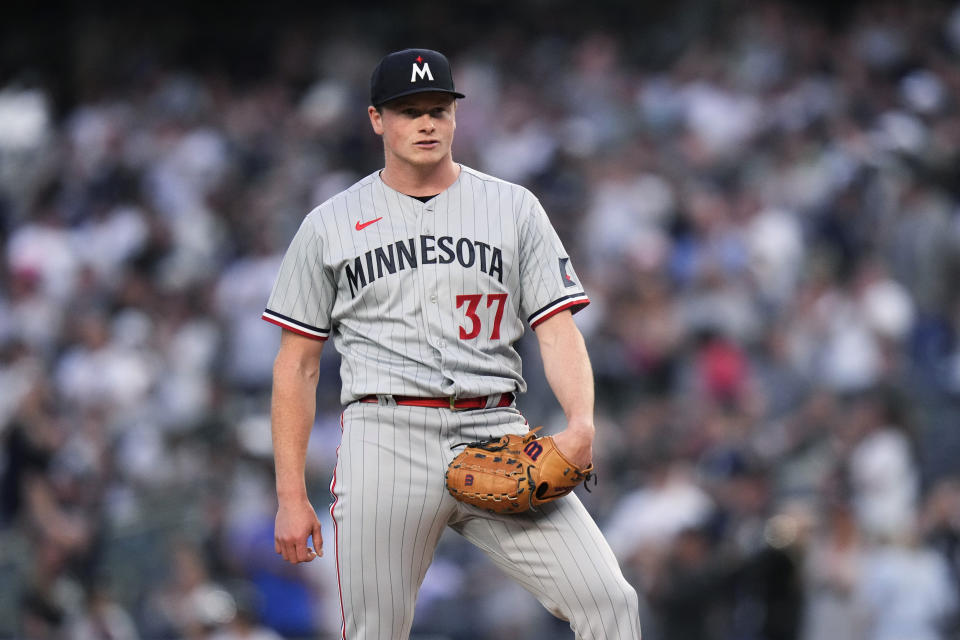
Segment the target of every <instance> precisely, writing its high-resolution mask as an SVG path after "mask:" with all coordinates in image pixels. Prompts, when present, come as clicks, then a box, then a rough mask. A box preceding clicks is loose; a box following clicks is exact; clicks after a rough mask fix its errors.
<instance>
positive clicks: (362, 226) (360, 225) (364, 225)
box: [357, 216, 383, 231]
mask: <svg viewBox="0 0 960 640" xmlns="http://www.w3.org/2000/svg"><path fill="white" fill-rule="evenodd" d="M381 220H383V216H380V217H379V218H377V219H375V220H370V221H369V222H360V221H359V220H357V231H363V230H364V229H366V228H367V227H369V226H370V225H372V224H373V223H374V222H380V221H381Z"/></svg>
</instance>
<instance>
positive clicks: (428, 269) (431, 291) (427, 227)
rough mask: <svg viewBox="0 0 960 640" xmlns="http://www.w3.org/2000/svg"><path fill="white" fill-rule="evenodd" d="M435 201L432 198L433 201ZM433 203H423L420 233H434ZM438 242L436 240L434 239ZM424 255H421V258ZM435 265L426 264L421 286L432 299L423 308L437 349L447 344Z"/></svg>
mask: <svg viewBox="0 0 960 640" xmlns="http://www.w3.org/2000/svg"><path fill="white" fill-rule="evenodd" d="M432 202H433V201H432V200H431V203H432ZM431 203H426V204H423V205H421V209H420V224H419V226H420V234H421V235H425V236H429V235H433V230H434V224H433V223H434V220H433V206H432V204H431ZM434 242H436V240H434ZM434 246H436V245H434ZM422 258H423V256H421V259H422ZM433 258H434V259H436V253H435V252H434V255H433ZM433 266H435V264H434V265H425V266H424V267H423V268H422V269H420V272H421V278H420V286H421V291H422V294H423V297H424V299H428V300H430V305H428V306H426V307H425V308H424V310H423V315H424V318H423V319H424V324H425V325H426V327H427V334H428V335H427V341H428V342H429V343H430V344H432V345H433V346H434V348H436V349H438V350H439V349H443V348H444V346H445V344H444V341H443V339H442V338H441V335H442V330H441V328H440V326H439V320H440V315H441V314H440V313H439V309H438V308H437V304H438V301H439V298H438V296H437V278H438V274H437V272H436V270H435V269H433V268H432V267H433ZM439 357H440V359H441V361H442V360H443V355H442V354H439Z"/></svg>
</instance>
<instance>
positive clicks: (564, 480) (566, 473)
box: [446, 427, 594, 513]
mask: <svg viewBox="0 0 960 640" xmlns="http://www.w3.org/2000/svg"><path fill="white" fill-rule="evenodd" d="M541 428H542V427H537V428H536V429H532V430H531V431H530V432H529V433H527V434H526V435H523V436H517V435H512V434H511V435H506V436H503V437H502V438H499V439H491V440H483V441H481V442H470V443H460V444H457V445H454V448H455V447H459V446H463V445H466V448H465V449H464V450H463V451H461V452H460V454H459V455H457V457H456V458H454V459H453V461H452V462H450V465H449V466H448V467H447V474H446V480H447V491H449V492H450V495H452V496H453V497H454V498H456V499H457V500H460V501H462V502H466V503H467V504H472V505H474V506H476V507H480V508H481V509H487V510H489V511H493V512H494V513H521V512H523V511H527V510H528V509H531V508H536V507H537V506H539V505H541V504H545V503H547V502H551V501H553V500H556V499H557V498H561V497H563V496H565V495H567V494H568V493H570V492H571V491H573V489H574V488H575V487H576V486H577V485H578V484H580V483H581V482H583V483H584V485H585V486H586V481H587V480H589V479H590V478H592V477H594V476H593V465H592V464H591V465H590V466H588V467H587V468H586V469H583V468H580V467H578V466H576V465H575V464H573V463H572V462H570V461H569V460H567V459H566V458H565V457H564V456H563V454H562V453H560V450H559V449H557V447H556V445H555V444H554V442H553V438H552V437H550V436H546V437H543V438H538V437H537V434H536V432H537V431H539V430H540V429H541ZM587 490H588V491H589V487H588V488H587Z"/></svg>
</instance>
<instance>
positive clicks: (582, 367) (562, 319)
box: [536, 313, 594, 435]
mask: <svg viewBox="0 0 960 640" xmlns="http://www.w3.org/2000/svg"><path fill="white" fill-rule="evenodd" d="M536 331H537V338H538V341H539V343H540V355H541V357H542V359H543V370H544V373H545V374H546V377H547V382H548V383H549V384H550V388H551V389H552V390H553V393H554V395H555V396H556V397H557V401H558V402H559V403H560V406H561V407H562V408H563V412H564V414H565V415H566V417H567V425H568V428H570V429H573V430H576V431H583V432H586V433H589V434H590V435H592V433H593V430H594V425H593V402H594V394H593V369H592V368H591V367H590V358H589V356H588V355H587V347H586V344H585V343H584V341H583V336H582V335H581V334H580V330H579V329H577V325H576V324H574V322H573V318H572V316H571V315H570V314H569V313H562V314H560V315H558V316H555V317H553V318H550V319H549V320H547V321H546V322H544V323H543V324H542V325H540V326H539V327H538V328H537V330H536Z"/></svg>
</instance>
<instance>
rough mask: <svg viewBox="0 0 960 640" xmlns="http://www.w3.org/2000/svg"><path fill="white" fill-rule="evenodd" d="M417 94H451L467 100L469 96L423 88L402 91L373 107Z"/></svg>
mask: <svg viewBox="0 0 960 640" xmlns="http://www.w3.org/2000/svg"><path fill="white" fill-rule="evenodd" d="M415 93H446V94H449V95H451V96H453V97H454V98H466V97H467V96H465V95H463V94H462V93H460V92H459V91H450V90H449V89H437V88H436V87H422V88H419V89H410V90H409V91H402V92H400V93H398V94H396V95H392V96H390V97H389V98H387V99H386V100H381V101H380V103H379V104H375V105H373V106H375V107H382V106H383V105H385V104H387V103H388V102H392V101H393V100H396V99H397V98H403V97H404V96H410V95H413V94H415Z"/></svg>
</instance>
